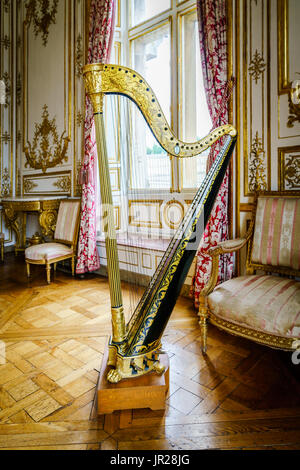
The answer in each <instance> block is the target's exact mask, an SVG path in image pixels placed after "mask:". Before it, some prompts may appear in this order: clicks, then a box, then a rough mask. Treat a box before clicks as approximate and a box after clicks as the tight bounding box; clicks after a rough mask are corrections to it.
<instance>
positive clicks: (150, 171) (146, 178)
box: [130, 24, 171, 189]
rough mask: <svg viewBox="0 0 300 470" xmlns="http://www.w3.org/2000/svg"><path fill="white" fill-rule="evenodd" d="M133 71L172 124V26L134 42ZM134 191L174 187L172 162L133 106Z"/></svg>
mask: <svg viewBox="0 0 300 470" xmlns="http://www.w3.org/2000/svg"><path fill="white" fill-rule="evenodd" d="M131 45H132V67H133V69H134V70H136V71H137V72H139V73H140V74H141V75H142V76H143V77H144V78H145V79H146V80H147V82H148V83H149V85H150V86H151V88H152V89H153V91H154V92H155V94H156V96H157V98H158V101H159V103H160V105H161V107H162V109H163V112H164V114H165V116H166V119H167V120H168V122H170V105H171V98H170V25H169V24H166V25H163V26H161V27H160V28H158V29H156V30H154V31H151V32H150V33H147V34H144V35H143V36H140V37H139V38H137V39H134V40H133V41H132V43H131ZM131 125H132V144H131V165H130V166H131V187H132V188H133V189H151V188H161V189H169V187H170V159H169V156H168V155H167V153H166V152H165V151H164V150H163V149H162V148H161V147H160V146H159V144H158V143H157V141H156V140H155V138H154V137H153V135H152V133H151V132H150V130H149V128H148V126H147V124H146V122H145V120H144V118H143V117H142V115H141V113H140V112H139V110H138V108H137V107H136V106H133V105H132V106H131Z"/></svg>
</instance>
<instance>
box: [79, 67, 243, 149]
mask: <svg viewBox="0 0 300 470" xmlns="http://www.w3.org/2000/svg"><path fill="white" fill-rule="evenodd" d="M83 75H84V77H85V83H86V89H87V92H88V94H89V96H90V98H91V100H92V104H93V108H94V113H95V114H97V113H102V111H103V95H104V94H119V95H125V96H127V97H128V98H129V99H131V100H132V101H134V102H135V104H136V105H137V106H138V108H139V109H140V111H141V112H142V114H143V116H144V118H145V119H146V122H147V123H148V125H149V127H150V129H151V131H152V133H153V134H154V136H155V138H156V139H157V141H158V142H159V144H160V145H161V146H162V147H163V149H164V150H166V152H167V153H168V154H170V155H173V156H174V157H181V158H188V157H194V156H195V155H198V154H199V153H202V152H203V151H204V150H206V149H207V148H209V147H211V145H213V144H214V143H215V142H216V141H217V140H218V139H220V137H222V136H223V135H225V134H226V135H228V134H230V135H231V136H232V137H234V136H235V135H236V130H235V128H234V127H233V126H231V125H230V124H226V125H224V126H221V127H217V128H216V129H214V130H213V131H212V132H210V134H208V135H207V136H206V137H204V138H203V139H201V140H199V141H197V142H183V141H181V140H179V139H178V138H177V137H176V136H175V134H174V133H173V132H172V130H171V128H170V126H169V124H168V122H167V120H166V118H165V116H164V113H163V111H162V109H161V107H160V104H159V102H158V100H157V98H156V96H155V93H154V91H153V90H152V88H151V87H150V85H149V84H148V83H147V82H146V81H145V79H144V78H143V77H142V76H141V75H139V74H138V73H137V72H136V71H134V70H132V69H130V68H128V67H123V66H121V65H113V64H90V65H86V66H85V67H84V70H83Z"/></svg>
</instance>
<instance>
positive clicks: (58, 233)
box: [54, 200, 80, 242]
mask: <svg viewBox="0 0 300 470" xmlns="http://www.w3.org/2000/svg"><path fill="white" fill-rule="evenodd" d="M79 211H80V200H78V201H73V202H72V201H61V203H60V206H59V211H58V216H57V223H56V229H55V234H54V239H55V240H63V241H66V242H73V239H74V230H75V229H76V227H77V221H78V216H79Z"/></svg>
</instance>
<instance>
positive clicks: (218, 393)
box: [0, 256, 300, 450]
mask: <svg viewBox="0 0 300 470" xmlns="http://www.w3.org/2000/svg"><path fill="white" fill-rule="evenodd" d="M6 259H8V261H6V264H5V265H0V448H1V449H70V450H71V449H116V448H118V449H128V450H130V449H186V450H189V449H206V448H208V449H216V448H218V449H241V448H242V449H254V448H255V449H261V448H262V449H270V448H280V449H299V448H300V393H299V392H300V385H299V381H298V380H297V376H296V372H297V371H296V372H294V371H293V369H292V368H291V367H290V363H291V361H290V355H289V354H288V353H281V352H276V351H273V350H271V349H267V348H264V347H262V346H258V345H255V344H254V343H250V342H247V341H245V340H242V339H240V338H236V337H233V336H230V335H227V334H225V333H223V332H221V331H219V330H217V329H216V328H214V327H213V326H211V327H210V328H209V341H208V354H207V356H203V355H202V354H201V352H200V337H199V329H198V326H197V317H196V314H195V312H194V309H193V306H192V303H191V301H190V300H188V299H184V298H180V299H179V301H178V302H177V305H176V308H175V310H174V313H173V314H172V317H171V321H170V324H169V325H168V328H167V330H166V333H165V335H164V341H163V347H164V350H166V351H167V352H168V355H169V358H170V382H171V384H170V393H169V397H168V399H167V409H166V412H165V414H163V413H161V412H152V411H150V410H135V411H134V412H133V420H132V423H130V424H129V423H128V424H126V419H125V420H124V419H123V421H122V428H121V429H112V430H111V431H108V430H107V429H106V430H104V424H103V423H104V419H103V417H99V416H96V414H95V406H94V398H95V388H96V383H97V379H98V371H99V368H100V365H101V359H102V355H103V351H104V347H105V343H106V340H107V336H108V335H109V333H110V328H111V326H110V314H109V291H108V285H107V281H106V279H104V278H100V277H97V276H87V277H86V278H85V279H72V278H71V277H70V276H69V275H67V274H63V273H61V272H58V273H57V277H56V279H55V281H53V282H52V283H51V284H50V285H49V286H47V285H46V283H45V276H44V272H43V270H41V269H40V268H39V267H35V268H36V269H34V270H33V276H34V278H33V281H32V282H31V284H30V285H28V284H27V280H26V275H25V266H24V261H23V260H22V258H21V257H19V258H17V259H15V258H14V257H13V256H8V257H7V258H6ZM129 291H130V286H126V285H124V300H125V304H127V305H129V302H130V295H129ZM298 367H299V366H298ZM116 415H117V413H116ZM125 418H126V417H125Z"/></svg>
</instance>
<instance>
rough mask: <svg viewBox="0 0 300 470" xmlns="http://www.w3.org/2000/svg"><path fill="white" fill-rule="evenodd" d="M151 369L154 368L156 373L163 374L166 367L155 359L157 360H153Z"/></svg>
mask: <svg viewBox="0 0 300 470" xmlns="http://www.w3.org/2000/svg"><path fill="white" fill-rule="evenodd" d="M153 370H154V371H155V372H156V373H157V374H159V375H161V374H163V373H164V372H165V370H166V368H165V366H164V365H163V364H162V363H161V362H159V361H157V362H155V363H154V364H153Z"/></svg>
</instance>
